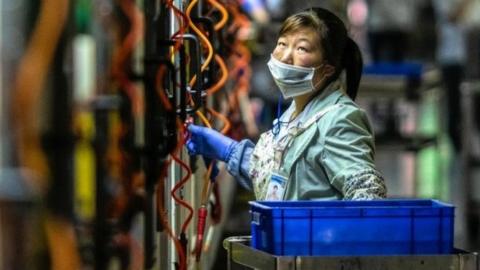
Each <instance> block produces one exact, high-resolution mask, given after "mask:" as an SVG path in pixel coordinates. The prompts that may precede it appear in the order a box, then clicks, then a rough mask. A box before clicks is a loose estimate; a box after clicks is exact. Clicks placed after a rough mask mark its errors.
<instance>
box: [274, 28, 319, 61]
mask: <svg viewBox="0 0 480 270" xmlns="http://www.w3.org/2000/svg"><path fill="white" fill-rule="evenodd" d="M272 54H273V57H275V58H276V59H277V60H279V61H281V62H283V63H285V64H289V65H294V66H301V67H317V66H320V65H321V64H322V62H323V53H322V48H320V38H319V36H318V34H317V33H316V32H315V31H314V30H313V29H311V28H305V29H302V30H300V31H296V32H292V33H287V34H286V35H283V36H281V37H280V38H279V39H278V41H277V46H276V47H275V49H274V50H273V53H272Z"/></svg>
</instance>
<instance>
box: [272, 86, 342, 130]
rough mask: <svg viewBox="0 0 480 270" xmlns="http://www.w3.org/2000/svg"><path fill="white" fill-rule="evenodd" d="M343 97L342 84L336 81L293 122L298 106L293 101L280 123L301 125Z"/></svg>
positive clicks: (281, 117)
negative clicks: (292, 117) (292, 118)
mask: <svg viewBox="0 0 480 270" xmlns="http://www.w3.org/2000/svg"><path fill="white" fill-rule="evenodd" d="M343 95H344V94H343V90H342V86H341V82H340V81H339V80H336V81H334V82H332V83H331V84H329V85H328V86H327V88H325V90H324V91H323V92H322V93H321V94H320V95H318V96H316V97H315V98H314V99H312V100H311V101H310V102H309V103H308V104H307V105H306V106H305V108H304V109H303V111H302V112H301V113H300V114H299V115H298V116H297V117H296V119H294V120H293V121H291V120H290V118H291V116H292V114H293V112H294V111H295V108H296V104H295V101H292V103H291V104H290V106H289V107H288V109H287V110H286V111H285V112H284V113H283V114H282V116H280V123H288V122H294V123H295V125H296V126H297V125H301V124H302V123H304V122H306V121H307V120H308V119H310V117H312V116H313V115H315V113H316V112H318V110H321V109H322V108H325V107H326V106H328V105H331V104H335V103H337V102H338V100H339V99H340V98H341V97H342V96H343Z"/></svg>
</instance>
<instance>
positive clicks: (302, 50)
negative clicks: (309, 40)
mask: <svg viewBox="0 0 480 270" xmlns="http://www.w3.org/2000/svg"><path fill="white" fill-rule="evenodd" d="M298 50H299V51H301V52H308V49H307V48H305V47H298Z"/></svg>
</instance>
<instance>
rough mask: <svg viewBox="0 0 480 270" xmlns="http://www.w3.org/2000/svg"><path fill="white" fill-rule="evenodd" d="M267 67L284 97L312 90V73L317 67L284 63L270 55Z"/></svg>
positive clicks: (313, 88) (313, 87)
mask: <svg viewBox="0 0 480 270" xmlns="http://www.w3.org/2000/svg"><path fill="white" fill-rule="evenodd" d="M267 65H268V69H269V70H270V73H271V74H272V76H273V79H274V81H275V83H276V84H277V86H278V88H279V89H280V91H281V92H282V95H283V97H284V98H285V99H287V98H291V97H297V96H301V95H303V94H306V93H310V92H313V91H314V90H315V86H314V85H313V75H314V74H315V70H316V69H317V68H318V67H317V68H313V67H311V68H307V67H299V66H294V65H289V64H285V63H283V62H281V61H278V60H277V59H275V57H273V55H271V56H270V61H268V64H267Z"/></svg>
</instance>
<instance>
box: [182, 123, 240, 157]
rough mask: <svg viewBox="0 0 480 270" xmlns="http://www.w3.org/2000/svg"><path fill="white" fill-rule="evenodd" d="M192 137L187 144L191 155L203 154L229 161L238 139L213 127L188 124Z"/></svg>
mask: <svg viewBox="0 0 480 270" xmlns="http://www.w3.org/2000/svg"><path fill="white" fill-rule="evenodd" d="M188 131H189V132H190V138H189V139H188V140H187V143H186V146H187V149H188V153H189V154H190V155H202V156H203V157H205V158H209V159H216V160H221V161H224V162H228V158H229V157H230V153H231V152H232V150H233V148H234V147H235V145H237V144H238V142H237V141H235V140H233V139H230V138H229V137H227V136H225V135H223V134H222V133H220V132H218V131H216V130H213V129H211V128H206V127H200V126H196V125H193V124H190V125H188Z"/></svg>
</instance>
